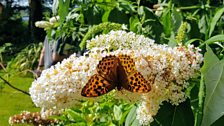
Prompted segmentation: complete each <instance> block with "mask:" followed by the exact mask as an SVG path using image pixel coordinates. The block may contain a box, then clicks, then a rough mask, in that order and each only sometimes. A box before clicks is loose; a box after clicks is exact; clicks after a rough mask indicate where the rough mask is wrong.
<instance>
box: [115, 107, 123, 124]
mask: <svg viewBox="0 0 224 126" xmlns="http://www.w3.org/2000/svg"><path fill="white" fill-rule="evenodd" d="M121 108H122V105H120V106H117V105H114V118H115V120H117V121H119V120H120V119H121V117H122V111H121Z"/></svg>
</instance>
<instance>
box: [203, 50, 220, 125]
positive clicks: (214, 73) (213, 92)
mask: <svg viewBox="0 0 224 126" xmlns="http://www.w3.org/2000/svg"><path fill="white" fill-rule="evenodd" d="M206 49H207V52H206V53H205V60H204V66H203V68H202V74H203V75H204V78H205V85H206V96H205V102H204V111H203V112H204V113H203V114H204V116H203V119H202V125H211V124H212V123H214V122H215V121H216V120H217V119H218V118H220V117H221V116H222V115H223V114H224V107H223V106H224V60H221V61H220V60H219V59H218V58H217V57H216V56H215V54H214V53H213V52H212V50H211V48H210V47H209V46H207V48H206Z"/></svg>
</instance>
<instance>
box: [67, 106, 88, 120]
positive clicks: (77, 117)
mask: <svg viewBox="0 0 224 126" xmlns="http://www.w3.org/2000/svg"><path fill="white" fill-rule="evenodd" d="M66 113H67V117H68V119H69V120H71V121H74V122H85V120H84V119H83V118H82V116H81V114H80V113H78V112H76V111H74V110H72V109H68V110H66Z"/></svg>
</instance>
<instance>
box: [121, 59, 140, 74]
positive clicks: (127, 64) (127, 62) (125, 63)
mask: <svg viewBox="0 0 224 126" xmlns="http://www.w3.org/2000/svg"><path fill="white" fill-rule="evenodd" d="M118 58H119V63H120V66H121V67H123V70H124V72H125V74H127V75H129V74H130V73H131V72H132V71H135V70H136V67H135V62H134V60H133V59H132V58H131V57H130V56H128V55H119V56H118Z"/></svg>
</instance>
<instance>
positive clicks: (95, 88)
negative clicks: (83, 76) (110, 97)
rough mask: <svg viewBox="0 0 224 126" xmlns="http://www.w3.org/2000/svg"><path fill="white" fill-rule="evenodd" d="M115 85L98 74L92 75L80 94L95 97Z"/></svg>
mask: <svg viewBox="0 0 224 126" xmlns="http://www.w3.org/2000/svg"><path fill="white" fill-rule="evenodd" d="M114 88H115V86H114V84H113V83H110V82H108V81H107V80H106V79H104V78H103V77H101V76H100V75H98V74H95V75H93V76H92V77H91V78H90V79H89V80H88V82H87V84H86V85H85V86H84V88H83V89H82V92H81V95H82V96H85V97H97V96H100V95H103V94H106V93H108V92H109V91H111V90H112V89H114Z"/></svg>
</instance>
